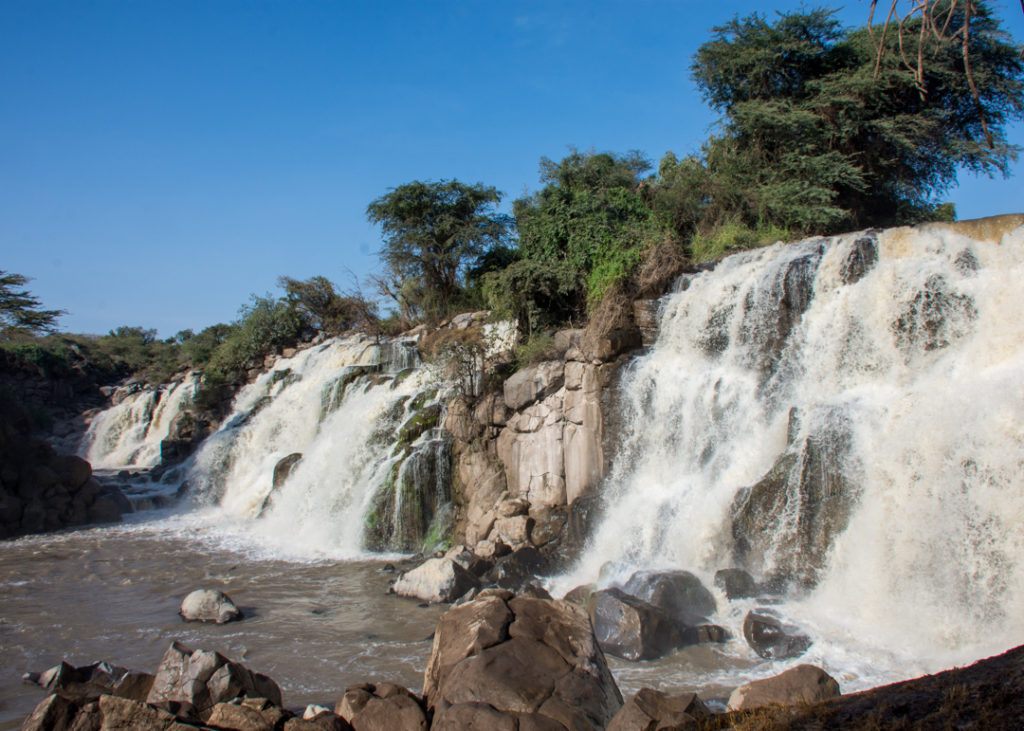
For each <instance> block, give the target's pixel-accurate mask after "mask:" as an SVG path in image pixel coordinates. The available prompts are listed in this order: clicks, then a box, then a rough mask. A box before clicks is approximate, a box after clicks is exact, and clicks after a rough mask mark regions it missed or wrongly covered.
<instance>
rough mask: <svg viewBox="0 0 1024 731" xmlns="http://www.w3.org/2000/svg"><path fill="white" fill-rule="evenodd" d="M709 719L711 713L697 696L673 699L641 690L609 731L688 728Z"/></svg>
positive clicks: (629, 701)
mask: <svg viewBox="0 0 1024 731" xmlns="http://www.w3.org/2000/svg"><path fill="white" fill-rule="evenodd" d="M710 715H711V711H710V710H708V707H707V706H705V705H704V702H703V701H701V699H700V698H698V697H697V694H696V693H683V694H682V695H675V696H672V695H667V694H665V693H662V692H661V691H658V690H652V689H650V688H641V689H640V690H639V691H637V693H636V695H634V696H633V697H632V698H630V699H629V700H628V701H626V705H624V706H623V707H622V708H621V709H620V710H619V712H618V713H616V714H615V718H613V719H612V722H611V723H609V724H608V731H638V730H641V731H647V729H673V728H686V727H687V726H688V725H693V724H694V723H695V722H696V721H697V720H698V719H701V718H706V717H707V716H710Z"/></svg>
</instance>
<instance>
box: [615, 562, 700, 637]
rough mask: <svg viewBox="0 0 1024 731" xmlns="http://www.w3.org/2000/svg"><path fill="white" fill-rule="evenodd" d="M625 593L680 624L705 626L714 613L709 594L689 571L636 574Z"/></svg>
mask: <svg viewBox="0 0 1024 731" xmlns="http://www.w3.org/2000/svg"><path fill="white" fill-rule="evenodd" d="M625 590H626V593H627V594H632V595H633V596H635V597H638V598H639V599H643V600H644V601H645V602H648V603H650V604H653V605H654V606H656V607H659V608H660V609H662V610H664V612H665V613H666V614H667V615H668V616H670V617H672V618H674V619H675V620H676V621H678V622H679V623H680V624H685V625H693V624H701V623H703V622H706V621H707V617H710V616H711V615H712V614H714V613H715V609H716V607H715V598H714V597H713V596H712V595H711V592H710V591H708V590H707V588H706V587H705V586H704V585H703V584H702V583H701V582H700V579H698V578H697V577H696V576H694V575H693V574H691V573H690V572H689V571H638V572H636V573H635V574H633V575H632V576H630V577H629V581H627V582H626V586H625Z"/></svg>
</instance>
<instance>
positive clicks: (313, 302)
mask: <svg viewBox="0 0 1024 731" xmlns="http://www.w3.org/2000/svg"><path fill="white" fill-rule="evenodd" d="M277 283H278V286H280V287H281V288H282V289H284V291H285V299H286V300H287V302H288V303H289V305H291V306H292V307H293V308H294V309H295V310H296V311H298V312H299V314H300V315H301V316H302V318H303V320H304V322H305V323H306V324H307V325H308V326H309V327H312V328H313V329H315V330H322V331H323V332H325V333H327V334H329V335H337V334H339V333H341V332H344V331H346V330H350V329H352V328H354V327H357V326H372V325H374V324H375V323H376V322H377V312H376V307H375V306H374V304H373V303H371V302H367V301H366V300H365V299H363V298H362V297H361V296H359V295H351V294H350V295H341V294H338V292H336V291H335V289H334V284H333V283H332V282H331V280H329V279H328V278H327V277H322V276H316V277H310V278H309V279H306V280H299V279H292V278H291V277H281V278H279V279H278V280H277Z"/></svg>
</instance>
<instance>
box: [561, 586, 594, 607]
mask: <svg viewBox="0 0 1024 731" xmlns="http://www.w3.org/2000/svg"><path fill="white" fill-rule="evenodd" d="M595 591H597V584H581V585H579V586H577V587H575V588H572V589H570V590H569V592H568V593H567V594H566V595H565V596H564V597H562V599H564V600H565V601H567V602H572V603H573V604H579V605H580V606H581V607H585V606H587V602H588V601H589V600H590V595H591V594H593V593H594V592H595Z"/></svg>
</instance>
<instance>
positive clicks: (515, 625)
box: [423, 592, 622, 731]
mask: <svg viewBox="0 0 1024 731" xmlns="http://www.w3.org/2000/svg"><path fill="white" fill-rule="evenodd" d="M484 594H486V596H484V595H482V596H481V598H479V599H477V600H475V601H472V602H469V603H467V604H464V605H462V606H460V607H456V608H454V609H452V610H450V611H449V612H448V613H447V614H445V615H444V616H443V617H441V619H440V621H439V622H438V625H437V630H436V632H435V633H434V646H433V650H432V652H431V657H430V661H429V664H428V666H427V670H426V673H425V674H424V681H423V686H424V697H425V700H426V703H427V706H428V708H429V709H430V710H431V711H432V712H433V713H434V718H435V728H449V729H454V728H473V727H474V726H473V725H472V724H482V725H479V726H477V727H479V728H495V729H501V728H511V729H516V728H518V729H520V731H522V729H525V728H535V729H544V728H552V729H557V728H573V729H600V728H604V727H605V726H606V725H607V724H608V722H609V721H610V720H611V718H612V716H614V715H615V712H616V711H617V710H618V709H619V707H620V706H621V704H622V697H621V696H620V695H619V691H618V688H617V687H616V686H615V681H614V679H613V678H612V675H611V672H610V671H609V669H608V665H607V663H606V662H605V659H604V655H603V653H602V652H601V649H600V647H599V646H598V643H597V641H596V638H595V637H594V633H593V630H592V628H591V626H590V622H589V621H588V619H587V615H586V614H585V612H584V611H583V610H582V609H581V608H580V607H577V606H575V605H573V604H570V603H568V602H564V601H553V600H547V599H535V598H528V597H518V598H512V599H509V598H507V597H508V596H509V595H508V594H507V593H505V594H501V593H500V592H484Z"/></svg>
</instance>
